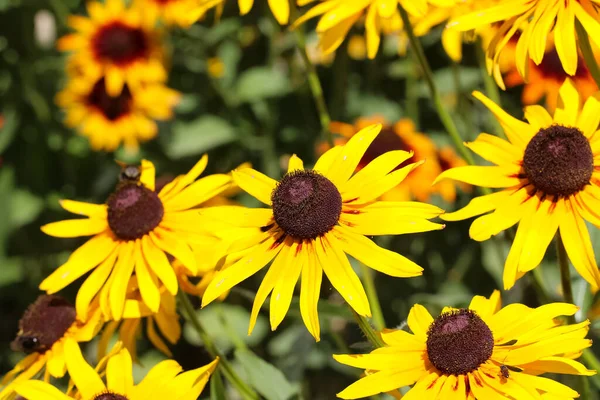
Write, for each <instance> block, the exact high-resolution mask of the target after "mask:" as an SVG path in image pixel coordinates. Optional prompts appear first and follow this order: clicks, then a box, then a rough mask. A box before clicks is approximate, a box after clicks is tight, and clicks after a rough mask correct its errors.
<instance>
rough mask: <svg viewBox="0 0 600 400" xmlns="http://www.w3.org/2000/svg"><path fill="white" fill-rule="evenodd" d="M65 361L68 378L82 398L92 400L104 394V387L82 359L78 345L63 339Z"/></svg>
mask: <svg viewBox="0 0 600 400" xmlns="http://www.w3.org/2000/svg"><path fill="white" fill-rule="evenodd" d="M65 360H66V363H67V369H68V370H69V376H70V377H71V379H72V380H73V382H75V386H77V390H78V391H79V393H81V395H82V396H83V398H85V399H93V398H94V397H95V396H96V395H98V394H100V393H104V392H106V386H105V385H104V382H102V379H101V378H100V376H99V375H98V373H97V372H96V371H95V370H94V368H92V366H91V365H89V364H88V363H87V362H86V361H85V359H84V358H83V355H82V354H81V350H80V349H79V344H78V343H77V342H76V341H74V340H73V339H70V338H67V339H65Z"/></svg>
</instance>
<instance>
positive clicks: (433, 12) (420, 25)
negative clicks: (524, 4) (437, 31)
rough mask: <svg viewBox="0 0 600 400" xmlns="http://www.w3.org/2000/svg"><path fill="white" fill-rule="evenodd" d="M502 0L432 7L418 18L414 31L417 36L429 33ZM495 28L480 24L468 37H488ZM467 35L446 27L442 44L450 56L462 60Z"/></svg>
mask: <svg viewBox="0 0 600 400" xmlns="http://www.w3.org/2000/svg"><path fill="white" fill-rule="evenodd" d="M499 1H500V0H461V1H458V2H457V3H456V5H453V6H451V7H448V6H445V7H431V8H430V9H429V10H428V11H427V13H426V14H424V15H423V16H422V17H419V18H417V19H416V23H415V24H414V31H415V34H416V35H417V36H424V35H426V34H428V33H429V32H430V31H431V29H432V28H433V27H435V26H437V25H439V24H442V23H445V22H447V21H448V20H451V19H456V18H458V17H460V16H462V15H465V14H468V13H471V12H473V11H477V10H480V9H482V8H485V7H490V6H492V5H495V4H498V3H499ZM494 32H495V30H494V29H493V28H492V27H491V25H489V24H488V25H481V26H478V27H477V29H476V30H475V32H471V34H470V35H468V38H470V39H472V38H473V37H474V35H473V34H475V35H479V36H483V37H488V36H490V34H493V33H494ZM464 39H465V35H463V33H462V32H459V31H457V30H456V29H449V28H447V27H446V28H445V29H444V30H443V32H442V45H443V46H444V50H446V53H447V54H448V56H449V57H450V58H451V59H452V60H453V61H455V62H460V61H461V60H462V44H463V41H464Z"/></svg>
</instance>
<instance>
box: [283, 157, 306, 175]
mask: <svg viewBox="0 0 600 400" xmlns="http://www.w3.org/2000/svg"><path fill="white" fill-rule="evenodd" d="M303 169H304V163H303V162H302V160H301V159H300V157H298V156H297V155H295V154H292V156H291V157H290V161H288V170H287V172H288V174H289V173H290V172H293V171H298V170H300V171H301V170H303Z"/></svg>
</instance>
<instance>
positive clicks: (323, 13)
mask: <svg viewBox="0 0 600 400" xmlns="http://www.w3.org/2000/svg"><path fill="white" fill-rule="evenodd" d="M313 1H314V0H299V1H298V5H300V6H303V5H306V4H310V3H312V2H313ZM455 2H456V0H355V1H348V0H322V1H320V2H319V3H318V4H316V5H314V6H313V7H312V8H311V9H310V10H308V11H307V12H306V13H305V14H304V15H302V16H301V17H300V18H298V20H296V21H295V22H294V25H293V27H297V26H298V25H300V24H303V23H304V22H306V21H308V20H309V19H311V18H315V17H320V19H319V23H318V24H317V33H318V34H319V41H320V47H321V49H322V51H323V52H324V53H325V54H327V53H331V52H333V51H335V50H336V49H337V48H338V47H339V46H340V45H341V44H342V42H343V41H344V39H345V38H346V36H347V35H348V32H349V31H350V28H352V26H353V25H354V24H355V23H356V22H357V21H359V19H360V18H362V17H365V35H366V42H367V55H368V57H369V58H375V55H376V54H377V51H378V50H379V45H380V43H381V34H382V33H384V34H390V33H392V32H398V31H400V30H401V29H402V19H401V18H400V13H399V11H398V3H400V4H401V5H402V7H404V8H405V9H406V11H407V12H408V13H409V14H411V15H413V16H421V15H424V14H425V13H426V12H427V7H428V5H437V6H451V5H453V4H454V3H455Z"/></svg>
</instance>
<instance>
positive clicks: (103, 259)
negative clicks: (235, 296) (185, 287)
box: [40, 156, 231, 320]
mask: <svg viewBox="0 0 600 400" xmlns="http://www.w3.org/2000/svg"><path fill="white" fill-rule="evenodd" d="M207 162H208V158H207V157H206V156H204V157H202V159H201V160H200V161H199V162H198V163H197V164H196V165H195V166H194V167H193V168H192V169H191V170H190V171H189V172H188V173H187V174H185V175H181V176H178V177H177V178H175V179H174V180H173V181H171V182H170V183H169V184H167V185H165V186H164V187H163V188H162V189H161V190H160V192H159V193H156V191H155V178H154V176H155V171H154V165H153V164H152V163H151V162H149V161H145V160H144V161H142V165H141V167H140V168H139V169H136V168H133V167H128V168H126V169H125V170H124V172H125V174H122V175H124V176H123V177H122V180H121V182H120V183H119V184H118V185H117V187H116V190H115V192H114V193H113V194H111V195H110V197H109V198H108V200H107V201H106V204H91V203H83V202H78V201H72V200H63V201H61V205H62V207H63V208H64V209H66V210H67V211H70V212H72V213H75V214H79V215H83V216H86V217H87V218H84V219H71V220H66V221H60V222H54V223H50V224H47V225H44V226H43V227H42V230H43V231H44V232H45V233H46V234H48V235H51V236H56V237H79V236H93V237H92V238H91V239H90V240H88V241H87V242H86V243H85V244H83V245H82V246H81V247H80V248H78V249H77V250H75V252H73V254H72V255H71V256H70V257H69V259H68V260H67V262H66V263H65V264H63V265H62V266H60V267H59V268H58V269H57V270H56V271H54V272H53V273H52V274H51V275H50V276H49V277H47V278H46V279H45V280H44V281H43V282H42V283H41V284H40V289H42V290H45V291H47V292H48V293H55V292H57V291H59V290H61V289H62V288H64V287H65V286H67V285H69V284H70V283H72V282H73V281H74V280H76V279H78V278H79V277H81V276H82V275H84V274H86V273H88V272H89V271H92V270H93V272H92V273H91V274H90V275H89V276H88V277H87V279H86V280H85V282H84V283H83V284H82V285H81V287H80V289H79V292H78V294H77V299H76V308H77V315H79V316H81V317H82V318H83V319H85V315H86V314H87V310H88V308H89V304H90V303H91V302H92V300H93V299H94V298H95V297H96V295H98V298H99V303H100V307H101V309H102V312H103V313H104V315H109V316H111V319H115V320H118V319H120V318H122V316H123V311H124V308H125V299H126V296H127V289H128V285H129V280H130V278H131V276H132V274H134V273H135V276H136V277H137V282H138V286H139V291H140V296H141V299H142V300H143V303H144V304H146V305H147V306H148V308H149V309H150V310H152V312H158V310H159V308H160V302H161V293H160V288H159V282H161V283H162V284H163V285H164V287H165V288H166V290H167V291H168V292H169V293H170V294H171V295H175V294H176V293H177V290H178V285H177V276H176V274H175V271H174V269H173V267H172V266H171V264H170V262H169V260H168V258H167V254H170V255H171V256H173V257H174V258H176V259H178V260H179V261H180V262H181V263H182V264H183V266H184V267H185V268H186V269H188V271H189V272H190V274H192V275H194V274H196V273H197V271H198V265H197V262H196V256H195V255H194V251H199V252H202V253H204V254H205V257H206V259H207V260H209V259H211V258H212V257H215V258H216V259H218V258H219V257H221V254H217V244H218V243H219V239H218V238H216V237H214V236H212V234H211V232H210V231H209V230H210V229H211V227H208V225H207V224H206V223H205V221H204V220H203V219H202V216H201V215H200V212H199V211H198V209H197V208H195V207H198V206H200V205H201V204H202V203H204V202H205V201H207V200H209V199H211V198H213V197H214V196H216V195H218V194H220V193H221V192H222V191H224V190H226V189H227V188H228V187H229V186H230V184H231V177H230V175H226V174H215V175H209V176H206V177H203V178H201V179H198V180H197V178H198V176H199V175H200V174H201V173H202V172H203V171H204V169H205V167H206V164H207ZM140 170H141V171H140ZM136 171H137V172H136ZM207 227H208V228H207ZM192 248H193V249H194V250H192Z"/></svg>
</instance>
